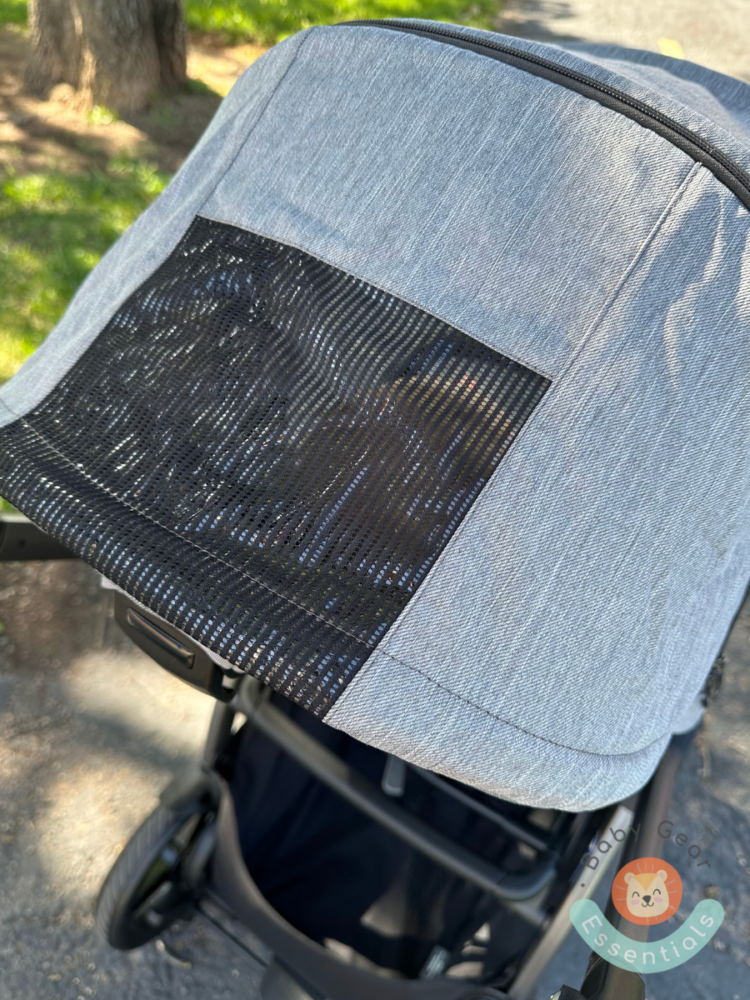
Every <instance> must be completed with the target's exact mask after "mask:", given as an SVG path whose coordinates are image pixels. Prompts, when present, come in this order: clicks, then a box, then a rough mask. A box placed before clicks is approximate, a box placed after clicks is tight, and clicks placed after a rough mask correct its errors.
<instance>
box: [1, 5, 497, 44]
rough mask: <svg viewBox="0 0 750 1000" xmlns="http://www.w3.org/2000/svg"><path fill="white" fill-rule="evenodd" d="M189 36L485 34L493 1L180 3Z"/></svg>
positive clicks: (23, 10) (12, 18) (19, 10)
mask: <svg viewBox="0 0 750 1000" xmlns="http://www.w3.org/2000/svg"><path fill="white" fill-rule="evenodd" d="M184 5H185V19H186V21H187V26H188V28H190V29H192V30H193V31H201V32H204V31H205V32H215V33H218V34H220V35H222V36H223V37H224V38H225V39H226V40H227V41H229V42H246V41H254V42H259V43H260V44H261V45H273V44H274V43H275V42H278V41H281V39H282V38H286V37H287V35H292V34H294V32H295V31H299V30H300V29H301V28H309V27H310V25H313V24H333V23H335V22H336V21H353V20H357V19H360V18H371V17H423V18H428V19H429V20H433V21H455V22H457V23H460V24H471V25H473V26H474V27H477V28H491V27H492V23H493V20H494V19H495V18H496V17H497V13H498V10H499V9H500V7H501V6H502V4H501V3H499V2H498V0H184ZM26 17H27V0H0V24H26Z"/></svg>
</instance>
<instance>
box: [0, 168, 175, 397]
mask: <svg viewBox="0 0 750 1000" xmlns="http://www.w3.org/2000/svg"><path fill="white" fill-rule="evenodd" d="M167 181H168V177H166V176H165V175H164V174H161V173H159V171H158V170H157V169H156V167H154V166H153V165H152V164H149V163H145V162H143V161H138V160H133V159H130V158H129V157H125V156H122V155H120V156H116V157H113V158H112V159H110V160H109V161H108V162H107V163H106V166H105V167H104V168H103V169H99V170H95V171H91V172H87V173H82V174H73V173H63V172H61V171H49V172H46V173H37V174H26V175H23V176H19V177H12V176H11V177H8V176H7V175H6V178H5V180H4V181H1V180H0V288H2V289H3V295H2V296H0V383H2V382H3V381H4V380H5V379H7V378H9V377H10V376H11V375H12V374H13V373H14V372H15V371H16V370H17V369H18V367H19V366H20V365H21V364H22V363H23V361H24V360H25V359H26V358H27V357H28V355H30V354H31V353H32V352H33V351H34V350H35V349H36V348H37V347H38V346H39V344H41V342H42V341H43V340H44V338H45V337H46V336H47V334H48V333H49V331H50V330H51V329H52V327H53V326H54V324H55V323H56V322H57V320H58V319H59V318H60V316H62V314H63V312H64V310H65V307H66V306H67V304H68V302H69V301H70V299H71V297H72V295H73V293H74V292H75V290H76V288H77V287H78V286H79V285H80V283H81V282H82V281H83V279H84V278H85V277H86V275H87V274H88V272H89V271H90V270H91V268H92V267H94V265H95V264H96V263H97V262H98V261H99V259H100V258H101V256H102V254H103V253H104V252H105V250H106V249H107V248H108V247H109V246H110V244H112V243H114V241H115V240H116V239H117V237H118V236H120V234H121V233H123V232H124V231H125V230H126V229H127V228H128V226H129V225H130V224H131V223H132V222H133V221H134V220H135V219H136V218H137V216H138V215H140V213H141V212H142V211H143V210H144V209H145V208H146V207H147V206H148V205H149V204H150V203H151V202H152V201H153V199H154V198H155V197H156V196H157V195H158V194H159V193H160V192H161V191H162V190H163V189H164V187H165V186H166V183H167Z"/></svg>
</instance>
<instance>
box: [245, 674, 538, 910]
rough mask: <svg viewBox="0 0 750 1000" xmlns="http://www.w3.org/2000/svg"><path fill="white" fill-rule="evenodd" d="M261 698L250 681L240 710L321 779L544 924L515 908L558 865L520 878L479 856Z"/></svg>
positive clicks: (436, 858) (431, 854)
mask: <svg viewBox="0 0 750 1000" xmlns="http://www.w3.org/2000/svg"><path fill="white" fill-rule="evenodd" d="M260 694H261V691H260V689H259V686H258V683H257V681H254V680H253V678H251V677H247V678H244V679H243V680H242V681H241V682H240V685H239V687H238V689H237V701H236V703H235V707H236V708H237V709H238V710H239V711H240V712H242V714H243V715H245V716H247V718H248V719H249V720H250V721H251V722H252V724H253V725H254V726H255V727H256V728H257V729H258V730H260V732H262V733H263V734H264V735H265V736H267V737H268V738H269V739H271V740H273V742H274V743H276V744H277V746H279V747H281V749H282V750H284V751H285V752H286V753H288V754H289V756H290V757H292V758H293V759H294V760H296V761H297V763H299V764H301V765H302V766H303V767H304V768H306V769H307V770H308V771H309V772H310V773H311V774H313V775H314V776H315V777H316V778H318V780H320V781H322V782H323V784H325V785H327V786H328V787H329V788H331V789H332V790H333V791H335V792H337V793H338V794H339V795H340V796H341V797H342V798H343V799H345V800H346V801H347V802H349V803H351V804H352V805H353V806H355V807H356V808H357V809H359V810H360V811H361V812H363V813H365V815H367V816H369V817H370V818H371V819H373V820H375V821H376V822H377V823H379V824H380V825H381V826H383V827H384V828H385V829H387V830H389V831H390V832H391V833H393V834H395V835H396V836H397V837H399V838H400V839H401V840H403V841H405V842H406V843H407V844H409V845H410V846H411V847H413V848H415V849H416V850H418V851H420V852H421V853H422V854H424V855H426V856H427V857H428V858H430V859H431V860H432V861H435V862H436V863H437V864H439V865H441V866H442V867H443V868H445V869H447V870H448V871H450V872H453V874H454V875H458V876H459V877H460V878H463V879H466V881H467V882H470V883H471V884H472V885H475V886H477V887H478V888H480V889H482V890H484V891H485V892H487V893H488V894H489V895H491V896H493V897H494V898H495V899H497V900H498V902H500V903H502V904H503V906H505V907H506V908H507V909H510V910H514V911H515V912H518V913H519V914H520V915H521V916H522V917H523V918H524V919H525V920H528V921H529V922H530V923H532V924H539V923H541V922H542V920H543V914H542V913H541V912H540V913H539V916H538V920H535V919H534V918H533V915H532V914H530V912H529V908H528V906H524V907H516V906H515V905H514V904H516V903H519V902H521V901H523V900H529V899H531V898H532V897H535V896H537V895H538V894H540V893H541V892H542V891H543V890H544V889H545V888H546V887H547V886H548V885H549V883H550V882H551V881H552V880H553V878H554V877H555V865H554V862H553V861H551V860H550V859H547V858H544V859H541V860H540V861H539V862H538V863H537V866H536V867H535V868H534V869H533V870H532V871H531V872H528V873H525V874H522V875H516V874H512V873H510V872H504V871H502V870H501V869H499V868H497V867H496V866H495V865H492V864H490V863H489V862H488V861H485V860H484V859H483V858H480V857H477V856H476V855H475V854H472V853H471V852H470V851H467V850H466V849H465V848H463V847H461V845H460V844H456V843H454V842H453V841H451V840H449V839H448V838H447V837H444V836H443V835H442V834H440V833H438V832H437V831H435V830H433V829H432V828H431V827H430V826H428V824H426V823H423V822H422V821H421V820H419V819H417V818H416V817H415V816H412V815H411V814H410V813H408V812H406V810H404V809H402V808H401V807H400V806H398V805H397V804H396V803H395V802H394V801H393V800H392V799H390V798H388V797H387V796H386V795H384V794H383V793H382V792H381V791H380V789H379V788H376V787H375V786H374V785H372V784H371V783H370V782H369V781H367V780H366V779H365V778H363V777H362V775H361V774H359V773H358V772H357V771H355V770H354V769H353V768H351V767H349V765H348V764H347V763H346V762H345V761H343V760H341V758H340V757H338V756H337V755H336V754H335V753H333V752H332V751H330V750H328V749H327V748H326V747H324V746H323V745H322V744H321V743H319V742H318V741H317V740H316V739H314V738H313V737H312V736H310V735H309V734H308V733H306V732H305V731H304V730H303V729H302V728H301V727H300V726H298V725H297V724H296V723H295V722H293V721H292V720H291V719H289V718H288V717H287V716H286V715H284V713H283V712H280V711H279V710H278V709H277V708H275V707H274V705H273V704H271V703H270V702H269V701H268V700H267V699H266V698H263V697H262V696H259V695H260Z"/></svg>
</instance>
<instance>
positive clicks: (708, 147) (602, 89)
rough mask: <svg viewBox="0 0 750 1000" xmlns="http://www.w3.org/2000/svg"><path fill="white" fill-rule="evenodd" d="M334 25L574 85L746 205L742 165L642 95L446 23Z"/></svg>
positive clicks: (749, 181)
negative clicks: (386, 33)
mask: <svg viewBox="0 0 750 1000" xmlns="http://www.w3.org/2000/svg"><path fill="white" fill-rule="evenodd" d="M339 27H344V28H345V27H369V28H388V29H390V30H391V31H402V32H405V33H406V34H409V35H418V36H419V37H421V38H429V39H432V40H433V41H436V42H445V43H446V44H448V45H455V46H456V47H457V48H460V49H468V50H469V51H471V52H476V53H478V54H479V55H483V56H488V57H489V58H490V59H497V60H499V61H500V62H503V63H507V64H508V65H509V66H514V67H515V68H516V69H520V70H523V71H524V72H526V73H532V74H533V75H534V76H540V77H542V78H543V79H545V80H550V81H551V82H553V83H558V84H560V86H562V87H567V88H568V90H574V91H575V92H576V93H577V94H581V95H583V96H584V97H588V98H590V99H591V100H592V101H597V102H598V103H599V104H601V105H603V106H604V107H605V108H610V109H611V110H612V111H616V112H617V113H618V114H621V115H624V116H625V117H626V118H630V119H632V120H633V121H635V122H638V124H639V125H642V126H643V127H644V128H647V129H650V130H651V131H652V132H656V133H657V135H660V136H662V137H663V138H664V139H666V140H667V141H668V142H671V143H672V145H673V146H677V148H678V149H681V150H682V151H683V152H684V153H687V155H688V156H690V157H691V158H692V159H693V160H695V161H696V163H700V164H702V165H703V166H704V167H705V168H706V169H707V170H710V171H711V173H712V174H713V175H714V176H715V177H716V178H717V179H718V180H720V181H721V183H722V184H724V185H725V186H726V187H728V188H729V190H730V191H731V192H732V193H733V194H734V195H736V196H737V197H738V198H739V200H740V201H741V202H742V204H743V205H744V206H745V207H746V208H748V209H750V174H748V172H747V171H746V170H743V169H742V167H740V166H739V165H738V164H737V163H735V162H734V160H733V159H732V158H731V157H730V156H727V154H726V153H724V152H723V151H722V150H720V149H718V148H717V147H716V146H715V145H714V144H713V143H711V142H709V141H708V140H707V139H704V138H703V137H702V136H700V135H698V134H697V133H695V132H693V131H692V130H691V129H689V128H685V126H684V125H681V124H680V123H679V122H676V121H674V119H672V118H670V117H669V116H668V115H665V114H663V113H662V112H661V111H657V110H656V109H655V108H651V107H649V105H648V104H645V103H644V102H643V101H639V100H637V99H636V98H635V97H631V96H630V95H629V94H625V93H623V91H621V90H617V89H616V88H615V87H609V86H607V84H605V83H600V82H599V81H598V80H595V79H593V78H592V77H588V76H584V75H583V74H582V73H577V72H575V70H572V69H567V68H566V67H565V66H558V65H556V64H555V63H553V62H552V61H551V60H549V59H543V58H541V57H540V56H535V55H531V54H530V53H528V52H522V51H519V50H518V49H514V48H513V47H512V46H510V45H506V44H504V43H503V42H496V41H494V40H493V39H487V40H486V41H479V40H478V39H476V38H469V37H467V36H466V35H463V34H460V33H459V32H457V31H451V29H450V28H448V27H445V28H444V27H441V26H433V27H430V28H425V27H422V26H421V25H413V24H406V23H404V22H402V21H390V20H373V21H344V22H342V23H341V24H340V25H339Z"/></svg>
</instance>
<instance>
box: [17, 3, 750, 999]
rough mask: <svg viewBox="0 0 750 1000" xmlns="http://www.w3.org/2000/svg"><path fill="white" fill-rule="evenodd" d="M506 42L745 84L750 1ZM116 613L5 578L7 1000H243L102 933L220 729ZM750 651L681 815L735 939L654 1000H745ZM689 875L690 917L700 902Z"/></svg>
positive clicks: (601, 16) (233, 971)
mask: <svg viewBox="0 0 750 1000" xmlns="http://www.w3.org/2000/svg"><path fill="white" fill-rule="evenodd" d="M499 27H500V28H501V30H503V31H506V32H510V33H517V34H520V35H525V36H527V37H535V38H539V39H542V40H548V41H554V40H558V39H571V38H575V39H579V40H581V39H585V40H589V41H610V42H619V43H622V44H625V45H633V46H639V47H643V48H650V49H654V50H658V49H659V47H660V44H661V47H662V48H665V47H666V49H667V50H669V51H671V52H677V51H679V50H680V49H681V50H682V51H683V52H684V54H685V57H686V58H691V59H694V60H696V61H699V62H703V63H705V64H707V65H709V66H712V67H714V68H716V69H719V70H723V71H724V72H728V73H732V74H735V75H737V76H742V77H744V78H745V79H748V80H750V0H713V2H711V3H706V2H705V0H621V2H617V3H615V2H614V0H569V2H566V0H526V2H515V0H514V2H513V3H512V5H511V6H509V7H507V8H506V14H505V15H504V17H503V18H502V19H501V21H500V24H499ZM660 40H661V42H660ZM675 46H678V48H676V47H675ZM108 600H109V595H107V594H105V593H103V592H102V591H101V590H100V589H99V587H98V578H97V576H96V574H94V573H93V572H92V571H90V570H88V569H87V568H86V567H84V566H83V565H81V564H77V563H76V564H69V563H58V564H37V565H32V564H29V565H27V566H15V567H11V566H2V565H0V622H2V623H3V625H4V634H2V635H0V902H1V905H0V1000H53V998H54V1000H77V998H88V997H93V996H96V997H98V998H100V1000H130V998H133V1000H135V998H138V1000H151V998H161V997H164V998H178V997H179V998H182V997H185V998H188V1000H190V998H195V1000H197V998H201V1000H207V998H210V1000H234V998H238V1000H239V998H240V997H242V998H244V1000H251V998H253V997H255V996H257V989H256V986H257V982H258V968H257V967H256V966H254V965H253V964H252V963H250V962H249V961H247V960H244V959H243V958H242V957H238V956H237V955H236V953H235V952H234V951H232V950H231V949H230V948H229V946H228V945H226V944H225V943H224V942H223V941H222V940H221V939H220V938H218V937H217V936H216V935H215V934H214V933H213V932H211V931H210V930H207V929H206V928H205V927H203V926H201V925H199V924H197V923H194V924H192V925H188V926H184V927H180V928H179V929H177V930H176V931H175V932H173V933H172V934H171V935H170V936H169V939H168V945H169V948H170V949H171V950H172V952H173V954H172V955H170V954H169V952H168V951H167V950H165V949H162V950H159V949H157V948H156V947H154V946H153V945H151V946H148V947H146V948H143V949H141V950H140V951H138V952H136V953H133V954H130V955H120V954H117V953H114V952H112V951H110V950H108V949H106V948H104V947H103V946H102V945H101V944H100V943H99V941H98V940H97V938H96V936H95V934H94V932H93V926H92V917H91V913H92V907H93V902H94V899H95V896H96V892H97V889H98V886H99V884H100V882H101V879H102V877H103V876H104V874H105V872H106V871H107V869H108V867H109V865H110V864H111V862H112V860H113V859H114V857H115V856H116V854H117V852H118V850H119V848H120V847H121V845H122V844H123V843H124V842H125V840H126V839H127V836H128V834H129V832H130V831H131V830H132V829H133V828H134V827H135V826H136V825H137V823H138V822H139V821H140V819H141V818H142V817H143V816H145V815H146V814H147V813H148V812H149V811H150V810H151V808H152V807H153V805H154V803H155V801H156V796H157V794H158V792H159V790H160V788H161V787H162V786H163V785H164V784H165V783H166V781H167V780H168V778H169V776H170V774H171V773H172V772H173V771H174V769H175V768H177V767H179V766H180V765H181V764H183V763H185V762H187V761H189V760H191V759H193V758H194V757H195V755H196V754H198V753H199V752H200V747H201V744H202V741H203V738H204V733H205V729H206V726H207V721H208V715H209V711H210V703H209V701H208V699H207V698H204V697H203V696H202V695H200V694H197V693H194V692H192V691H191V690H190V689H188V688H187V687H185V686H184V685H182V684H180V683H179V682H178V681H175V680H173V679H172V678H170V677H169V676H168V675H167V674H165V672H164V671H161V670H160V669H158V668H157V667H156V666H155V665H153V664H152V663H151V662H150V661H148V660H147V659H146V658H145V657H142V656H141V655H140V654H139V653H138V652H137V651H135V650H134V649H133V648H132V647H131V646H130V645H129V643H128V642H127V640H125V639H124V638H123V637H121V636H120V635H119V632H118V630H117V629H116V627H115V626H114V623H113V622H112V618H111V610H110V608H109V606H108ZM749 640H750V607H748V608H746V609H745V611H744V612H743V615H742V616H741V617H740V619H739V620H738V623H737V627H736V629H735V632H734V634H733V640H732V644H731V657H730V664H729V669H728V674H727V680H726V682H725V685H724V688H723V690H722V692H721V694H720V696H719V699H718V700H717V702H716V704H715V706H714V707H713V708H712V710H711V712H710V715H709V718H708V722H707V725H706V728H705V732H704V734H703V736H702V738H701V740H700V743H699V745H698V746H697V747H696V748H695V749H694V750H693V751H692V753H691V756H690V757H689V759H688V760H687V762H686V766H685V767H684V769H683V771H682V773H681V775H680V778H679V783H678V789H677V795H676V799H675V804H674V815H673V818H674V821H675V829H681V830H685V831H686V833H687V835H688V836H689V837H690V840H691V842H693V841H695V842H697V843H699V844H700V845H701V847H702V849H703V850H704V852H705V854H706V856H707V857H709V858H710V861H711V865H712V868H711V874H710V878H711V885H713V886H715V887H716V888H713V889H711V890H710V891H711V892H712V893H714V894H716V893H718V894H719V898H720V899H721V900H722V902H723V904H724V905H725V907H726V909H727V914H728V917H727V922H726V925H725V927H724V928H722V930H721V932H720V933H719V935H717V938H716V942H715V944H716V947H715V948H713V949H711V950H709V949H707V950H706V952H705V953H702V954H701V955H700V956H697V957H696V958H695V959H694V960H693V961H691V962H690V964H689V965H686V966H684V967H683V968H682V970H677V971H675V972H674V973H670V974H668V975H666V974H665V975H659V976H654V977H651V979H650V980H649V984H648V994H647V996H648V1000H740V998H741V1000H746V998H747V997H748V996H750V641H749ZM682 851H683V849H681V848H678V847H677V846H676V845H674V844H670V845H669V853H668V854H667V859H668V860H670V861H672V862H673V863H674V864H675V865H676V866H677V867H678V868H679V869H680V871H682V872H683V874H685V871H686V868H685V861H684V856H683V853H682ZM687 871H688V874H686V876H685V877H686V900H691V905H692V903H693V902H694V901H695V900H697V898H698V897H699V896H700V894H702V893H703V892H704V891H706V889H707V888H708V887H707V885H706V879H705V878H703V877H701V875H700V874H699V873H698V872H697V870H695V869H693V870H692V871H691V870H690V869H688V870H687ZM703 871H705V869H703ZM174 956H177V957H174ZM585 959H586V949H585V947H584V946H583V944H582V943H581V942H580V941H578V940H577V939H575V938H573V937H571V938H569V940H568V942H567V943H566V945H565V947H564V949H563V951H562V952H561V954H560V956H559V957H558V959H557V960H556V962H555V965H554V966H553V968H552V969H551V970H550V971H549V974H548V975H547V976H546V977H545V981H544V983H543V988H542V989H540V992H539V997H540V1000H541V998H543V996H545V995H548V994H549V993H550V992H552V990H553V989H556V988H557V987H558V986H559V984H560V982H561V981H563V980H566V981H568V982H570V983H571V984H577V983H578V982H579V981H580V976H581V971H582V968H583V966H584V964H585Z"/></svg>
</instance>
